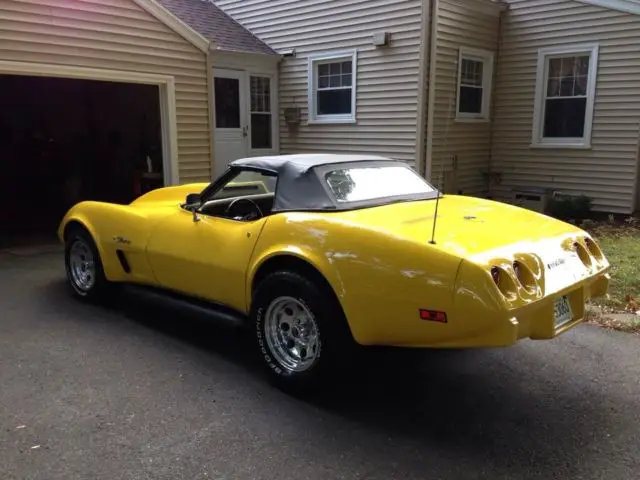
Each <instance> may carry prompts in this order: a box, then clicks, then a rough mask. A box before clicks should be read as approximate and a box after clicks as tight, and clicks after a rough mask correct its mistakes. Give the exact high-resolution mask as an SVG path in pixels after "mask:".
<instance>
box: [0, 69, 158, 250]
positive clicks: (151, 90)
mask: <svg viewBox="0 0 640 480" xmlns="http://www.w3.org/2000/svg"><path fill="white" fill-rule="evenodd" d="M161 135H162V134H161V121H160V102H159V92H158V87H157V86H155V85H142V84H126V83H116V82H100V81H93V80H76V79H66V78H49V77H35V76H19V75H0V166H1V167H2V175H1V176H0V202H1V203H0V232H1V235H0V247H2V246H13V245H20V244H23V243H26V242H39V241H51V240H55V232H56V229H57V227H58V224H59V222H60V220H61V218H62V216H63V215H64V214H65V212H66V211H67V209H68V208H69V207H71V206H72V205H73V204H75V203H77V202H79V201H82V200H98V201H108V202H116V203H128V202H130V201H132V200H133V199H134V198H135V197H137V196H138V195H140V194H141V193H143V192H145V191H148V190H150V189H153V188H157V187H160V186H162V184H163V176H162V169H163V159H162V136H161ZM148 159H149V160H148ZM149 166H150V167H151V168H149Z"/></svg>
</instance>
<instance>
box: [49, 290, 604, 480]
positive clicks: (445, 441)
mask: <svg viewBox="0 0 640 480" xmlns="http://www.w3.org/2000/svg"><path fill="white" fill-rule="evenodd" d="M47 288H48V295H46V296H45V297H44V299H43V301H45V302H46V301H47V300H46V299H47V298H48V297H54V296H55V297H58V299H57V300H56V303H57V304H58V308H60V307H62V308H66V307H70V308H73V309H81V310H82V309H89V308H91V309H93V308H98V309H104V310H107V311H110V312H112V313H114V314H115V316H116V317H120V318H126V319H127V320H128V321H126V322H125V321H123V322H119V323H118V324H117V325H114V326H113V328H117V329H122V330H123V332H118V333H119V334H127V330H128V329H136V330H138V329H140V328H142V329H144V330H147V331H150V332H153V334H154V335H156V334H157V335H161V336H164V337H168V338H170V339H172V340H173V341H175V342H180V343H182V344H185V345H188V346H191V347H196V348H197V349H199V350H201V351H204V352H210V353H213V354H215V355H216V356H221V357H224V358H225V359H227V360H229V361H230V362H232V363H234V364H236V365H238V366H240V367H241V368H242V369H244V370H245V371H246V372H248V374H249V375H250V376H255V377H256V378H258V379H259V382H262V375H263V372H262V370H261V365H260V362H259V359H257V358H255V355H252V354H251V353H249V352H251V351H252V339H251V338H250V336H249V335H248V333H249V332H246V331H243V330H234V329H230V328H227V327H220V326H219V325H217V324H214V323H211V322H209V321H208V319H207V318H204V317H199V316H197V315H193V314H179V316H177V314H178V313H179V312H176V311H173V310H167V309H165V308H159V307H157V306H153V305H150V304H148V303H147V302H142V301H138V300H137V299H135V298H131V297H129V296H125V297H123V298H122V299H120V300H119V301H117V302H115V303H114V305H113V306H111V307H93V306H84V305H81V304H80V306H77V304H78V302H75V301H73V300H71V299H69V300H68V301H66V300H60V299H59V297H60V296H64V295H68V293H67V291H66V287H65V285H63V284H62V283H59V282H55V283H52V284H50V285H49V286H48V287H47ZM72 304H76V306H74V307H71V305H72ZM65 306H66V307H65ZM109 317H112V315H109ZM178 319H179V320H178ZM102 326H103V327H104V321H103V322H102ZM170 346H171V344H169V347H170ZM563 350H564V348H563V345H562V343H559V340H556V341H553V342H547V343H532V342H525V343H523V344H522V345H518V346H516V347H513V348H510V349H499V350H466V351H456V350H450V351H437V350H432V351H429V350H396V349H376V350H375V351H374V352H371V353H369V354H368V355H367V363H366V368H365V369H364V370H363V371H362V372H361V374H359V375H358V376H356V377H347V376H344V378H342V377H341V378H336V382H335V385H332V386H331V388H328V389H327V390H326V391H324V392H322V393H318V394H316V395H314V396H312V397H310V398H305V399H289V400H286V401H290V402H294V403H293V404H294V405H295V404H296V403H306V404H311V405H313V406H314V407H315V408H316V409H317V411H319V412H320V414H321V415H327V416H329V417H332V418H335V416H338V417H341V418H343V419H344V421H345V422H350V423H352V424H354V428H355V426H358V428H360V427H362V426H365V427H366V428H367V429H373V430H374V431H376V432H377V433H378V434H382V435H384V436H387V437H389V438H392V439H393V440H394V441H397V442H409V443H411V444H413V445H416V446H417V447H419V448H420V449H422V452H423V454H424V455H434V454H435V455H438V456H446V457H450V458H451V459H452V461H456V460H455V459H456V458H467V459H469V457H472V458H474V459H477V461H478V462H480V463H482V464H485V465H487V466H488V465H490V466H491V471H492V473H494V474H495V473H496V472H498V471H499V472H501V474H502V475H507V476H510V475H511V474H514V475H515V473H516V472H520V473H521V472H522V471H523V469H529V468H532V469H534V470H531V474H530V475H528V476H525V478H538V475H540V478H551V477H555V476H557V475H558V472H560V471H561V472H563V473H562V475H561V476H562V478H569V477H568V476H569V475H572V474H575V473H577V470H580V472H584V471H585V468H586V466H585V463H584V462H585V461H588V460H587V459H586V458H585V457H586V456H587V454H588V452H589V451H592V450H597V448H598V447H597V443H598V442H599V441H600V439H601V438H603V437H604V436H606V435H607V431H606V429H607V427H609V426H610V421H609V420H608V418H607V417H608V415H609V413H608V412H607V411H606V410H605V409H602V408H601V404H602V402H603V399H604V393H603V392H602V391H601V389H599V388H598V386H597V385H594V384H590V383H589V379H588V378H582V377H580V375H579V374H577V373H575V374H574V373H573V371H572V369H571V365H570V364H568V362H569V357H565V356H563ZM259 382H256V384H260V383H259ZM252 388H255V387H252ZM259 388H262V389H263V390H265V389H267V390H268V387H266V386H264V385H263V386H262V387H259ZM256 393H257V394H261V393H259V392H256ZM268 396H269V397H270V398H273V399H274V401H280V400H282V398H283V397H287V396H286V395H285V394H283V393H280V392H277V391H271V392H269V393H268ZM278 399H280V400H278ZM307 432H308V430H307ZM345 448H348V447H346V446H345ZM434 452H436V453H434ZM460 455H462V456H461V457H460ZM535 472H537V473H535ZM485 473H486V472H485ZM534 473H535V474H534ZM474 478H475V477H474ZM501 478H505V477H504V476H503V477H501ZM509 478H515V477H511V476H510V477H509ZM591 478H593V477H591Z"/></svg>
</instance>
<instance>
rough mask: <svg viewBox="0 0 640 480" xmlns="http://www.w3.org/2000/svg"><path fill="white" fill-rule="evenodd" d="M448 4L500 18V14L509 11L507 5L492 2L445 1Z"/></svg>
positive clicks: (483, 0) (481, 0) (477, 0)
mask: <svg viewBox="0 0 640 480" xmlns="http://www.w3.org/2000/svg"><path fill="white" fill-rule="evenodd" d="M444 1H445V2H446V3H450V4H452V5H456V6H458V7H463V8H466V9H467V10H471V11H473V12H476V13H483V14H485V15H491V16H493V17H499V16H500V13H501V12H503V11H504V10H506V9H507V7H508V6H507V4H505V3H502V2H492V1H489V0H444Z"/></svg>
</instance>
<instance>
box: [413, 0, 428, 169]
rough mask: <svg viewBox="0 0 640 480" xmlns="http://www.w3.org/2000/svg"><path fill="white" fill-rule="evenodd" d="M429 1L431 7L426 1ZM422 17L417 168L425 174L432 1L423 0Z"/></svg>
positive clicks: (419, 60)
mask: <svg viewBox="0 0 640 480" xmlns="http://www.w3.org/2000/svg"><path fill="white" fill-rule="evenodd" d="M427 2H429V8H427V7H426V3H427ZM421 8H422V10H421V13H422V18H421V21H420V51H419V56H420V58H419V59H418V62H419V68H418V95H417V102H418V103H417V107H418V108H417V112H416V115H417V127H418V128H417V131H416V170H417V172H418V173H419V174H420V175H424V172H425V170H426V165H425V134H426V125H425V123H426V119H427V117H426V110H427V102H426V97H427V94H428V93H427V65H428V64H429V57H428V55H427V52H428V50H427V46H428V40H429V33H428V30H429V25H430V21H431V2H430V0H422V7H421Z"/></svg>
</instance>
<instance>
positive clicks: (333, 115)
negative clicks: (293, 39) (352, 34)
mask: <svg viewBox="0 0 640 480" xmlns="http://www.w3.org/2000/svg"><path fill="white" fill-rule="evenodd" d="M308 68H309V72H308V85H309V123H311V124H313V123H355V122H356V71H357V52H356V51H355V50H353V51H348V52H336V53H330V54H317V55H311V56H309V67H308Z"/></svg>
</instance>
